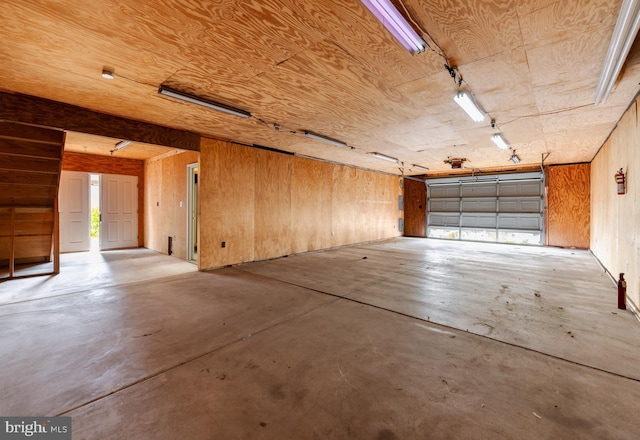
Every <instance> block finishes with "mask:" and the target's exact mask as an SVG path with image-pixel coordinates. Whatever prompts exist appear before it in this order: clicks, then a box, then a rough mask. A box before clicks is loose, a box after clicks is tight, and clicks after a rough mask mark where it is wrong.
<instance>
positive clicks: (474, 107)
mask: <svg viewBox="0 0 640 440" xmlns="http://www.w3.org/2000/svg"><path fill="white" fill-rule="evenodd" d="M453 100H454V101H455V102H456V103H457V104H458V105H459V106H460V107H462V110H464V111H465V112H466V113H467V114H468V115H469V117H470V118H471V119H473V120H474V121H475V122H482V121H484V118H485V114H484V112H483V111H482V110H480V107H478V104H476V102H475V101H474V100H473V96H472V95H471V93H469V92H463V91H459V92H458V93H456V96H454V97H453Z"/></svg>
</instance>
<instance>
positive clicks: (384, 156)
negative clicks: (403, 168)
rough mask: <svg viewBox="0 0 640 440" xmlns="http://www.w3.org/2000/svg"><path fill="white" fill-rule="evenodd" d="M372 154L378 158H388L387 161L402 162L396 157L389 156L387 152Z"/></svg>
mask: <svg viewBox="0 0 640 440" xmlns="http://www.w3.org/2000/svg"><path fill="white" fill-rule="evenodd" d="M371 155H372V156H373V157H377V158H378V159H382V160H386V161H389V162H395V163H398V162H400V161H399V160H398V159H396V158H395V157H391V156H387V155H386V154H382V153H371Z"/></svg>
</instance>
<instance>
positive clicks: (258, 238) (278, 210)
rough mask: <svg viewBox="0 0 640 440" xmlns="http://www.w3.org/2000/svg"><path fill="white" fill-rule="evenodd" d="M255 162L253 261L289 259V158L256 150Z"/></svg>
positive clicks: (284, 155) (290, 157) (288, 156)
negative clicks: (284, 256) (275, 257)
mask: <svg viewBox="0 0 640 440" xmlns="http://www.w3.org/2000/svg"><path fill="white" fill-rule="evenodd" d="M255 158H256V168H255V185H256V187H255V203H254V210H255V230H254V237H255V241H254V246H255V253H254V258H255V259H256V260H263V259H267V258H272V257H273V256H274V255H278V256H280V255H289V254H291V253H292V250H291V241H292V240H291V159H292V156H290V155H286V154H276V153H273V152H269V151H265V150H257V151H256V152H255Z"/></svg>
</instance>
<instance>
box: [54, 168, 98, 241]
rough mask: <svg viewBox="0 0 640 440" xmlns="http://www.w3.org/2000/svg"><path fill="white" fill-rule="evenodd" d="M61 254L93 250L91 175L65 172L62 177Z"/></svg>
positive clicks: (60, 200) (60, 192)
mask: <svg viewBox="0 0 640 440" xmlns="http://www.w3.org/2000/svg"><path fill="white" fill-rule="evenodd" d="M58 206H59V210H60V252H83V251H88V250H89V249H90V248H91V239H90V237H89V235H90V223H89V218H90V213H89V211H90V203H89V174H88V173H81V172H77V171H63V172H62V173H61V175H60V190H59V204H58Z"/></svg>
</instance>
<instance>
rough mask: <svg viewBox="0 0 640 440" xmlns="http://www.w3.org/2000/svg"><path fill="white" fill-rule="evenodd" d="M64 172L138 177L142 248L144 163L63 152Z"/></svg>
mask: <svg viewBox="0 0 640 440" xmlns="http://www.w3.org/2000/svg"><path fill="white" fill-rule="evenodd" d="M62 169H63V170H64V171H83V172H85V173H96V174H122V175H126V176H138V246H144V161H142V160H134V159H123V158H120V157H113V156H97V155H94V154H83V153H74V152H71V151H65V152H64V156H63V158H62Z"/></svg>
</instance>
